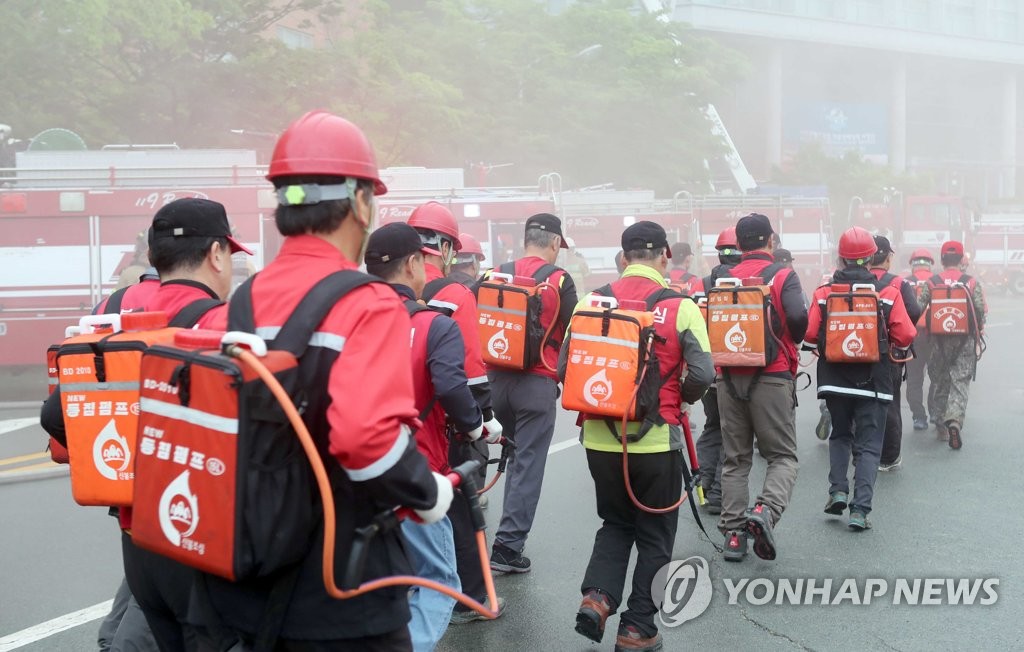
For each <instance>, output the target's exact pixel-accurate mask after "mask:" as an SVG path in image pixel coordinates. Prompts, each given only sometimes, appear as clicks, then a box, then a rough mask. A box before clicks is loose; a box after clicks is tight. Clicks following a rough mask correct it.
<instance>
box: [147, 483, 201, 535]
mask: <svg viewBox="0 0 1024 652" xmlns="http://www.w3.org/2000/svg"><path fill="white" fill-rule="evenodd" d="M188 474H189V472H188V471H185V472H183V473H182V474H181V475H179V476H178V477H177V478H175V479H174V480H172V481H171V483H170V484H169V485H167V488H166V489H164V492H163V494H161V495H160V505H159V507H158V508H157V509H158V510H159V513H158V517H159V519H160V529H161V530H162V531H163V533H164V536H165V537H167V540H168V541H170V542H171V543H173V544H174V545H176V546H180V545H181V539H182V537H188V536H192V534H193V533H194V532H195V531H196V528H197V527H199V499H198V498H196V495H195V494H194V493H192V489H191V488H190V487H189V486H188Z"/></svg>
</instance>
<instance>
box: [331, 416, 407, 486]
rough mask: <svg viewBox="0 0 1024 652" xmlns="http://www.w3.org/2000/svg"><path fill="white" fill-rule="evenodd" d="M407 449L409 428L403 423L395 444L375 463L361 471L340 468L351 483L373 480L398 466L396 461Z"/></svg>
mask: <svg viewBox="0 0 1024 652" xmlns="http://www.w3.org/2000/svg"><path fill="white" fill-rule="evenodd" d="M408 447H409V427H408V426H407V425H405V424H404V423H403V424H402V425H401V427H399V429H398V437H397V438H396V439H395V444H394V445H393V446H392V447H391V450H389V451H388V452H387V453H385V454H384V455H383V456H381V457H380V458H379V459H378V460H377V461H376V462H374V463H372V464H370V465H369V466H364V467H363V468H361V469H349V468H346V467H342V468H343V469H345V473H347V474H348V477H349V479H350V480H352V481H353V482H366V481H367V480H373V479H374V478H378V477H380V476H382V475H384V474H385V473H387V472H388V471H390V470H391V467H393V466H394V465H395V464H398V460H400V459H402V456H403V455H405V450H406V449H407V448H408Z"/></svg>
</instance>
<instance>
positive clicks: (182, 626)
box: [40, 199, 252, 650]
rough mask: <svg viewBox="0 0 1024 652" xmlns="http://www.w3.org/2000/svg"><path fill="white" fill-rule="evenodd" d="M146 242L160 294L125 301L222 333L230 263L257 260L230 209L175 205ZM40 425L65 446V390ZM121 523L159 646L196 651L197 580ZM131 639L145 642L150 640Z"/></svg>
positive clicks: (124, 514)
mask: <svg viewBox="0 0 1024 652" xmlns="http://www.w3.org/2000/svg"><path fill="white" fill-rule="evenodd" d="M147 239H148V245H149V259H150V262H151V263H152V265H153V266H154V267H155V269H156V271H157V273H158V274H159V279H160V284H159V287H158V288H157V290H156V291H155V292H154V293H153V295H152V296H151V297H149V299H148V301H147V303H146V304H145V305H141V306H134V305H132V304H131V303H130V302H131V301H133V300H134V297H133V296H132V295H131V294H129V293H128V292H126V293H125V294H124V298H123V301H124V302H125V303H127V304H128V306H130V307H133V308H137V309H139V310H146V311H161V312H164V313H165V314H166V315H167V317H168V319H169V320H170V321H171V324H172V325H176V326H182V327H188V328H191V327H193V326H199V327H203V328H218V329H223V328H224V327H225V326H226V325H227V305H226V304H225V303H224V299H226V298H227V296H228V293H229V292H230V291H231V255H232V254H233V253H236V252H240V253H246V254H250V255H251V254H252V252H251V251H249V250H248V249H246V248H245V247H244V246H242V245H241V244H239V243H238V242H237V241H235V239H234V238H233V237H232V236H231V230H230V227H229V225H228V219H227V214H226V212H225V210H224V206H223V205H221V204H219V203H217V202H214V201H210V200H208V199H178V200H175V201H173V202H170V203H168V204H166V205H165V206H163V207H161V208H160V210H158V211H157V212H156V214H155V215H154V216H153V222H152V225H151V226H150V228H149V230H148V237H147ZM139 285H142V283H140V284H139ZM139 285H137V286H132V287H138V286H139ZM125 303H122V309H123V308H125V307H126V306H125ZM107 306H109V302H108V304H107ZM40 423H41V424H42V426H43V428H44V429H46V430H47V432H49V433H50V434H51V435H52V436H53V437H54V438H56V439H57V440H58V441H59V442H60V443H62V444H65V443H66V435H65V432H64V422H63V413H62V411H61V407H60V391H59V390H58V391H55V392H54V393H53V394H52V395H51V396H50V398H49V399H47V401H46V403H44V405H43V411H42V414H41V416H40ZM119 520H120V523H121V526H122V535H121V551H122V556H123V561H124V571H125V579H126V581H127V584H128V588H129V589H130V591H131V595H132V596H133V597H134V599H135V601H136V602H137V603H138V605H139V607H140V608H141V610H142V613H143V615H144V616H145V618H146V622H147V623H148V625H149V629H150V631H151V632H152V636H153V638H154V639H155V640H156V643H157V645H158V646H159V647H160V649H161V650H182V649H194V648H195V647H196V645H197V644H198V643H197V637H198V636H199V634H198V633H197V632H196V631H195V628H193V627H192V626H190V625H188V624H186V623H187V620H188V609H189V596H190V593H191V590H192V580H193V577H194V576H195V573H194V572H193V570H192V569H191V568H189V567H187V566H184V565H182V564H180V563H178V562H175V561H173V560H171V559H169V558H167V557H163V556H161V555H158V554H155V553H152V552H149V551H147V550H143V549H142V548H139V547H137V546H135V544H134V543H132V539H131V536H130V535H129V534H128V532H129V530H130V528H131V520H130V510H120V513H119ZM128 609H129V611H126V612H125V613H126V614H129V615H130V614H131V611H130V610H131V605H130V603H129V605H128ZM129 626H130V625H129ZM211 635H212V636H218V635H219V634H216V633H214V634H211ZM128 636H129V637H131V638H138V637H142V636H143V633H140V632H136V633H135V634H129V635H128ZM228 638H231V637H230V636H229V637H228Z"/></svg>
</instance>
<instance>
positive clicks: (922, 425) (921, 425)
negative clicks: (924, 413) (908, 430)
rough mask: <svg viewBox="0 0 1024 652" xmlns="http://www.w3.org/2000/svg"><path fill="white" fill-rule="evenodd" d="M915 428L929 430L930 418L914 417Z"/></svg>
mask: <svg viewBox="0 0 1024 652" xmlns="http://www.w3.org/2000/svg"><path fill="white" fill-rule="evenodd" d="M914 430H928V419H921V418H917V419H914Z"/></svg>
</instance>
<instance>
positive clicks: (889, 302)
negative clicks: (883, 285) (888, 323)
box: [878, 297, 893, 306]
mask: <svg viewBox="0 0 1024 652" xmlns="http://www.w3.org/2000/svg"><path fill="white" fill-rule="evenodd" d="M878 300H879V301H881V302H882V303H884V304H886V305H890V306H891V305H892V304H893V300H892V299H886V298H884V297H879V298H878Z"/></svg>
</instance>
